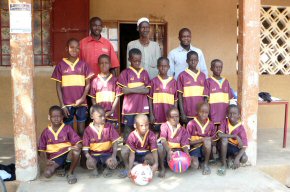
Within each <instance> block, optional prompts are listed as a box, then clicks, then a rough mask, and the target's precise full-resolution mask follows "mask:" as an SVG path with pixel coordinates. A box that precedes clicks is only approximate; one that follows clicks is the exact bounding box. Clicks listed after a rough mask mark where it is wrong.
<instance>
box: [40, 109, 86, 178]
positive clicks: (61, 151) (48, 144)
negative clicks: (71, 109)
mask: <svg viewBox="0 0 290 192" xmlns="http://www.w3.org/2000/svg"><path fill="white" fill-rule="evenodd" d="M63 116H64V115H63V111H62V109H61V108H60V107H59V106H52V107H50V109H49V115H48V119H49V120H50V122H51V125H49V126H48V127H47V128H46V129H44V130H43V132H42V134H41V136H40V140H39V144H38V151H39V152H40V155H41V156H44V158H45V159H46V168H45V170H44V176H45V177H46V178H49V177H51V176H52V175H53V174H54V173H55V172H56V171H57V172H56V173H57V175H58V176H65V170H64V169H61V168H62V167H63V166H64V165H65V164H66V162H67V160H68V159H70V160H71V164H70V167H69V170H68V172H67V181H68V183H69V184H74V183H76V182H77V178H76V176H75V175H74V173H73V172H74V170H75V168H76V166H77V164H78V161H79V156H80V152H81V148H82V144H81V138H80V137H79V136H78V134H77V133H76V132H75V131H74V129H73V128H72V127H71V126H70V125H65V124H64V123H63Z"/></svg>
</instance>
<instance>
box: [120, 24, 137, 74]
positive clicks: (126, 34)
mask: <svg viewBox="0 0 290 192" xmlns="http://www.w3.org/2000/svg"><path fill="white" fill-rule="evenodd" d="M119 30H120V31H119V33H120V55H119V56H120V71H123V70H124V69H126V67H127V45H128V43H129V42H130V41H133V40H136V39H139V33H138V31H137V25H136V24H131V23H120V26H119Z"/></svg>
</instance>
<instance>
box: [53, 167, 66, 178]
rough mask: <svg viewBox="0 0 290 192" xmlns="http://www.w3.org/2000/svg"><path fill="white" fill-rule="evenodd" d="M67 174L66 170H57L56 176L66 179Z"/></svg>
mask: <svg viewBox="0 0 290 192" xmlns="http://www.w3.org/2000/svg"><path fill="white" fill-rule="evenodd" d="M65 174H66V171H65V169H64V168H61V169H57V170H56V171H55V175H56V176H58V177H64V176H65Z"/></svg>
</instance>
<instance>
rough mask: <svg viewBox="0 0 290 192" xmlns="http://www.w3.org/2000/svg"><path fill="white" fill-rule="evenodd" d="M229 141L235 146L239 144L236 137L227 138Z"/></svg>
mask: <svg viewBox="0 0 290 192" xmlns="http://www.w3.org/2000/svg"><path fill="white" fill-rule="evenodd" d="M229 142H230V143H232V144H234V145H237V146H238V145H239V141H238V140H237V139H232V138H229Z"/></svg>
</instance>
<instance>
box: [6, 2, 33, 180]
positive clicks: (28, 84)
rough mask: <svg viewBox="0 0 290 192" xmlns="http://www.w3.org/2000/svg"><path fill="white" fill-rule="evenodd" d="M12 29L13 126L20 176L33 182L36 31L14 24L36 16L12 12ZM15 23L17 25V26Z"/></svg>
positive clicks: (17, 173)
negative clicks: (34, 39) (34, 38)
mask: <svg viewBox="0 0 290 192" xmlns="http://www.w3.org/2000/svg"><path fill="white" fill-rule="evenodd" d="M13 3H19V4H21V3H26V4H28V5H29V4H30V5H31V4H32V0H9V5H11V4H13ZM11 12H12V11H11V10H10V28H11V30H12V29H16V27H15V26H20V30H19V31H18V32H17V31H15V30H14V32H13V31H11V33H10V50H11V77H12V102H13V105H12V106H13V127H14V142H15V156H16V157H15V160H16V179H17V180H19V181H29V180H34V179H36V177H37V175H38V162H37V146H36V132H35V127H36V126H35V125H36V124H35V114H34V88H33V78H34V60H33V45H32V32H31V31H30V32H27V31H25V30H21V29H23V28H25V26H23V25H22V26H21V24H20V25H11V22H13V21H15V20H19V18H21V21H22V22H27V23H28V25H30V26H31V23H32V16H31V15H30V16H27V15H26V16H21V14H22V13H16V14H15V12H14V14H11ZM13 26H14V28H13Z"/></svg>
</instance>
